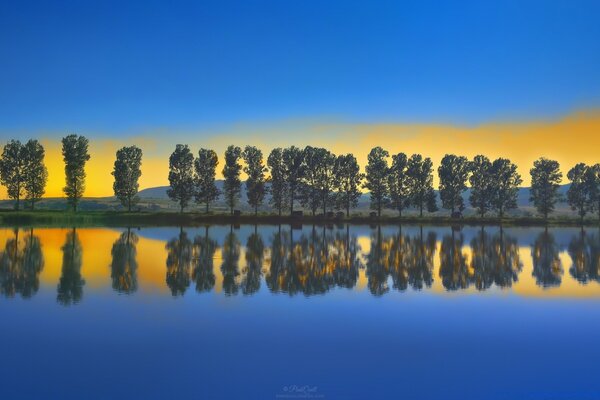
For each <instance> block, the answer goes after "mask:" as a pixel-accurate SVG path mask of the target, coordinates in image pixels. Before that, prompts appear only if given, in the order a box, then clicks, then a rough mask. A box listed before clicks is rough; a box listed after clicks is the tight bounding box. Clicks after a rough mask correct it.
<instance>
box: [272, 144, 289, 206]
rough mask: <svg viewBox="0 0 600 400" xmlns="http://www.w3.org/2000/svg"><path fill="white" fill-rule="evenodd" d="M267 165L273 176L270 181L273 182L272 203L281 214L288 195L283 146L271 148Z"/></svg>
mask: <svg viewBox="0 0 600 400" xmlns="http://www.w3.org/2000/svg"><path fill="white" fill-rule="evenodd" d="M267 165H268V166H269V171H270V174H271V176H270V177H269V179H268V181H269V183H270V184H271V188H270V192H271V199H270V204H271V206H272V207H274V208H275V209H276V210H277V212H278V213H279V215H281V211H282V209H283V205H284V203H285V198H286V196H287V186H286V180H285V165H284V164H283V151H282V150H281V148H276V149H273V150H271V153H269V157H268V159H267Z"/></svg>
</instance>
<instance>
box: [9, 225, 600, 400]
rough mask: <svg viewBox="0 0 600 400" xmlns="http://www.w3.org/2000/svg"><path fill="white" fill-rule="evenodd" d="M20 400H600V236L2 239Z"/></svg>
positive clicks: (258, 230)
mask: <svg viewBox="0 0 600 400" xmlns="http://www.w3.org/2000/svg"><path fill="white" fill-rule="evenodd" d="M0 295H1V299H0V318H1V329H0V343H1V346H2V351H1V353H0V354H1V355H0V357H1V358H0V360H1V362H0V386H1V389H0V393H1V394H0V397H2V398H7V399H8V398H10V399H12V398H40V397H46V398H178V397H183V396H187V397H190V398H236V399H237V398H244V399H245V398H249V399H254V398H258V399H262V398H265V399H289V398H327V399H337V398H343V399H346V398H352V399H353V398H357V399H377V398H408V399H411V398H431V399H439V398H461V399H465V398H490V399H528V398H530V399H597V398H600V379H599V375H600V367H599V365H600V230H598V229H596V228H586V230H581V229H579V228H551V229H547V230H546V229H544V228H504V229H500V228H498V227H485V228H480V227H464V228H462V229H460V230H457V229H452V228H450V227H431V226H423V227H421V226H403V227H398V226H383V227H369V226H354V225H352V226H331V227H327V226H303V227H294V229H291V228H290V227H289V226H258V227H256V226H241V227H231V226H211V227H199V228H183V229H182V228H179V227H173V228H142V229H137V228H121V229H108V228H77V229H74V228H66V229H56V228H33V229H32V228H21V229H9V228H4V229H0Z"/></svg>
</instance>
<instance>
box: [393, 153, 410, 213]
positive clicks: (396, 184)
mask: <svg viewBox="0 0 600 400" xmlns="http://www.w3.org/2000/svg"><path fill="white" fill-rule="evenodd" d="M407 170H408V158H407V157H406V154H404V153H398V154H395V155H393V156H392V166H391V168H390V173H389V176H388V186H389V190H390V200H391V201H390V203H391V206H392V207H393V208H394V209H396V210H398V215H399V216H400V217H402V210H404V209H405V208H408V207H409V206H410V186H409V178H408V174H407Z"/></svg>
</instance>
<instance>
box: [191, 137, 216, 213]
mask: <svg viewBox="0 0 600 400" xmlns="http://www.w3.org/2000/svg"><path fill="white" fill-rule="evenodd" d="M217 165H219V157H218V156H217V153H216V152H215V151H214V150H209V149H200V150H199V151H198V158H196V160H194V169H195V174H194V183H195V186H196V190H195V196H196V202H197V203H199V204H202V203H203V204H205V206H206V213H207V214H208V211H209V208H210V203H212V202H213V201H215V200H217V199H218V198H219V195H220V194H221V191H220V190H219V189H218V188H217V185H216V184H215V176H216V173H217Z"/></svg>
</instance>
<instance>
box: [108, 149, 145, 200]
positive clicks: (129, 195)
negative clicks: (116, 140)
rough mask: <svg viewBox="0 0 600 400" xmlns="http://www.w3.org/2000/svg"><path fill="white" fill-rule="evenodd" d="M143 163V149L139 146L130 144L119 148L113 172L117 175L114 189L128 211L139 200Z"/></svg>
mask: <svg viewBox="0 0 600 400" xmlns="http://www.w3.org/2000/svg"><path fill="white" fill-rule="evenodd" d="M141 165H142V149H140V148H139V147H136V146H129V147H123V148H121V149H119V150H117V159H116V160H115V164H114V169H113V172H112V175H113V176H114V177H115V181H114V183H113V191H114V192H115V196H117V198H118V199H119V201H120V202H121V204H122V205H123V207H127V211H131V206H133V205H135V204H136V203H137V202H138V201H139V198H138V197H137V193H138V189H139V187H140V186H139V183H138V180H139V179H140V176H141V175H142V170H141V169H140V167H141Z"/></svg>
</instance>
